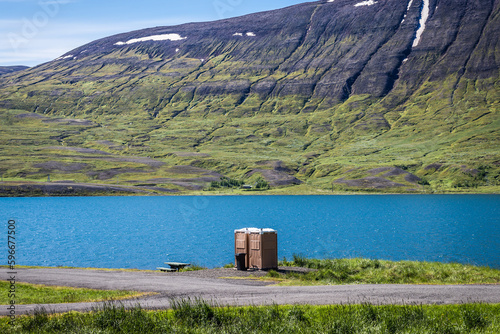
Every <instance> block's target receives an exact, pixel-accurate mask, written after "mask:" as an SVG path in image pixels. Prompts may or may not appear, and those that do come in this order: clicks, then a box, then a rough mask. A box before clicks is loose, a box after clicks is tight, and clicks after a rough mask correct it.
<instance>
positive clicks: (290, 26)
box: [0, 0, 500, 191]
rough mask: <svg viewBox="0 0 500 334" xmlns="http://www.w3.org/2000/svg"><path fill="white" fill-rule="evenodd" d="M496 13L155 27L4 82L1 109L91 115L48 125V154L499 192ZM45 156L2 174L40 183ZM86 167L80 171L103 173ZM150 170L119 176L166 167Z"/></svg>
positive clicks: (448, 4) (401, 12)
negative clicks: (67, 150)
mask: <svg viewBox="0 0 500 334" xmlns="http://www.w3.org/2000/svg"><path fill="white" fill-rule="evenodd" d="M499 15H500V1H498V0H496V1H492V0H458V1H451V0H408V1H397V0H385V1H382V0H380V1H361V0H359V1H356V0H354V1H353V0H335V1H317V2H310V3H304V4H300V5H296V6H291V7H288V8H284V9H280V10H276V11H270V12H264V13H256V14H251V15H247V16H243V17H239V18H232V19H227V20H222V21H216V22H206V23H190V24H184V25H180V26H174V27H157V28H151V29H144V30H140V31H134V32H130V33H124V34H120V35H115V36H111V37H108V38H104V39H101V40H98V41H95V42H92V43H89V44H87V45H84V46H82V47H79V48H77V49H75V50H72V51H70V52H68V53H67V54H65V55H63V56H62V57H60V58H58V59H56V60H54V61H52V62H49V63H46V64H43V65H40V66H37V67H35V68H32V69H29V70H27V71H23V72H20V73H17V74H16V73H14V74H10V75H7V76H4V77H2V80H1V81H0V108H3V110H5V112H4V118H5V119H9V120H10V121H9V122H11V123H13V124H16V125H17V126H19V127H20V128H23V127H25V128H27V129H32V128H36V127H37V124H39V123H40V122H42V124H48V123H47V122H49V121H50V119H43V120H40V119H37V118H34V117H18V116H19V115H23V113H24V112H26V111H29V112H35V113H37V114H44V115H45V117H52V118H53V117H59V118H61V117H70V118H73V119H74V118H75V117H77V118H82V119H87V120H89V121H92V122H93V124H94V126H87V127H85V128H82V127H80V128H78V129H76V130H75V129H72V130H70V131H68V130H67V129H63V128H61V129H49V130H48V131H49V132H52V131H54V132H58V131H59V134H58V135H51V136H48V137H47V142H46V144H43V145H45V146H43V145H42V144H40V147H37V148H36V150H38V149H44V147H47V146H51V145H52V146H53V145H68V146H78V147H84V148H94V149H100V150H103V151H104V152H106V153H112V154H117V155H134V156H135V155H138V156H145V155H147V156H154V157H157V158H158V159H159V160H161V161H163V162H166V163H167V165H169V166H171V165H183V166H184V165H192V166H197V167H198V168H204V169H207V170H212V171H214V172H217V173H219V174H221V175H227V176H231V177H235V178H242V179H251V178H252V177H255V175H261V176H262V177H264V178H266V179H267V180H268V181H269V182H271V183H272V185H274V186H279V185H290V184H297V183H300V182H302V181H305V182H306V184H307V186H310V187H312V188H314V189H331V188H332V187H333V188H338V189H357V188H363V189H390V190H391V191H395V190H398V191H401V190H404V191H409V190H411V189H414V190H421V189H422V186H421V185H419V184H418V182H420V183H421V184H427V183H428V182H430V184H431V186H432V187H433V188H434V189H436V190H449V189H455V188H457V189H460V190H464V189H466V188H468V187H471V186H472V187H476V186H484V189H487V190H485V191H492V190H491V189H496V188H495V187H497V186H498V182H500V180H499V179H500V178H499V165H500V162H499V161H500V157H499V156H498V149H497V147H498V143H499V140H498V139H499V117H498V109H499V108H498V104H499V101H500V96H499V95H500V94H499V89H498V88H499V80H498V78H499V73H498V67H499V66H498V63H499V59H500V49H499V45H498V37H497V36H499V35H500V31H499V30H500V22H499V20H500V18H499ZM21 111H22V112H21ZM56 119H57V118H56ZM23 122H27V123H26V124H24V125H23V124H22V123H23ZM36 122H38V123H36ZM43 122H45V123H43ZM70 123H71V121H70ZM73 123H74V122H73ZM50 124H56V123H50ZM72 126H74V124H73V125H72ZM25 130H26V129H25ZM10 135H11V136H13V134H10ZM7 137H9V136H7ZM51 138H52V139H51ZM21 139H22V138H18V140H19V141H22V140H21ZM19 141H14V142H15V143H19ZM103 142H108V143H112V144H110V145H104V144H102V143H103ZM12 143H13V142H12V141H9V140H7V139H4V141H3V143H2V144H3V145H6V146H8V147H12ZM25 145H28V146H31V148H30V149H31V150H33V143H30V144H26V143H23V144H22V145H21V148H20V149H21V151H23V150H25V149H27V148H26V147H25ZM35 146H37V145H35ZM116 147H121V149H119V150H117V149H116ZM7 151H9V150H4V154H5V152H7ZM42 151H43V150H42ZM178 152H184V153H181V154H178ZM186 152H187V153H186ZM10 154H11V153H7V155H10ZM16 159H17V160H16ZM47 159H49V160H50V159H52V157H47V156H46V155H45V154H39V155H38V157H37V158H36V159H35V161H34V162H30V165H29V166H25V165H26V163H24V162H23V163H21V162H19V158H16V157H11V158H9V159H7V160H8V161H10V162H9V166H10V167H6V168H5V171H6V173H8V174H9V175H11V176H12V177H14V176H16V175H28V176H25V177H31V178H33V179H36V178H37V177H38V178H40V177H41V175H43V174H44V173H46V171H44V170H42V169H37V168H36V167H35V164H36V163H37V162H38V163H43V162H47ZM57 159H58V161H59V160H60V159H61V157H57ZM57 159H56V160H57ZM71 159H75V157H72V158H71ZM84 160H85V159H84ZM16 161H18V162H19V163H16ZM86 163H87V164H88V165H89V167H88V168H87V170H86V174H84V175H85V177H83V178H81V181H85V182H88V181H90V180H91V179H92V176H91V175H98V174H99V172H98V171H100V170H101V169H102V170H105V169H106V168H105V167H104V166H97V165H96V164H95V163H89V162H88V161H87V162H86ZM21 165H22V166H24V167H21ZM276 166H281V167H276ZM283 166H284V167H283ZM429 166H430V167H429ZM436 166H439V168H433V167H436ZM110 168H111V169H112V168H115V169H116V168H118V167H117V166H114V167H113V166H110V167H109V168H108V169H110ZM119 168H121V167H119ZM162 168H163V167H162ZM280 168H281V169H280ZM380 168H382V169H380ZM384 168H389V169H384ZM23 169H29V170H28V171H27V170H24V171H23ZM379 171H380V172H379ZM136 172H137V171H136ZM92 173H94V174H92ZM95 173H97V174H95ZM148 173H149V174H148ZM150 173H151V171H150V170H149V171H147V173H146V171H142V174H139V176H138V174H137V173H136V174H134V172H129V173H121V174H127V177H128V178H129V179H130V180H131V181H141V182H142V181H144V182H145V181H147V182H146V183H145V184H153V183H154V184H158V182H156V183H155V182H153V181H149V180H151V179H157V178H158V177H160V178H161V177H162V176H164V175H163V174H164V173H166V174H169V173H168V172H165V171H163V172H162V169H161V168H160V169H159V170H157V171H155V173H156V174H155V175H154V176H156V178H154V177H153V178H148V177H149V176H151V175H150ZM391 173H392V174H391ZM410 173H411V174H410ZM145 174H147V175H148V177H142V176H144V175H145ZM188 174H189V173H188ZM195 174H196V173H195ZM387 174H390V175H387ZM29 175H32V176H29ZM116 175H118V174H115V176H116ZM415 175H418V176H419V177H420V178H418V177H417V176H415ZM115 176H113V177H115ZM86 178H87V179H86ZM88 178H90V179H88ZM422 178H423V180H422ZM111 179H112V178H111ZM280 180H288V181H283V182H281V181H280ZM115 181H116V180H115ZM167 181H168V182H167ZM167 181H165V182H164V183H161V184H163V185H168V184H171V182H173V181H171V180H167ZM144 182H143V183H144ZM169 182H170V183H169ZM179 182H182V181H179ZM136 183H137V182H136ZM298 187H305V185H302V186H298ZM492 187H493V188H492ZM181 188H182V187H181ZM296 188H297V187H296ZM424 188H425V187H424ZM297 189H298V188H297ZM292 191H293V190H292Z"/></svg>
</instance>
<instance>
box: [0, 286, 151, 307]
mask: <svg viewBox="0 0 500 334" xmlns="http://www.w3.org/2000/svg"><path fill="white" fill-rule="evenodd" d="M9 286H10V283H9V282H6V281H0V291H9ZM139 295H142V293H138V292H134V291H112V290H93V289H82V288H69V287H58V286H46V285H38V284H28V283H16V304H18V305H22V304H56V303H77V302H96V301H100V300H118V299H125V298H132V297H136V296H139ZM9 302H10V298H9V296H8V293H7V292H6V293H2V294H0V305H8V304H9Z"/></svg>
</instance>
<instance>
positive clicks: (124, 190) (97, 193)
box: [0, 181, 500, 198]
mask: <svg viewBox="0 0 500 334" xmlns="http://www.w3.org/2000/svg"><path fill="white" fill-rule="evenodd" d="M485 190H486V189H485ZM355 195H500V191H495V190H493V191H491V192H488V191H482V192H480V191H422V192H417V191H412V192H404V191H397V192H394V191H392V192H391V191H378V190H352V191H329V190H324V189H306V191H304V190H302V191H301V190H298V191H294V188H293V187H290V188H272V189H270V190H264V191H245V190H239V189H236V190H235V191H229V190H228V191H227V192H213V191H199V190H198V191H183V192H181V191H176V192H173V191H161V190H158V189H149V188H143V187H134V186H127V185H120V184H102V183H75V182H12V181H2V182H0V198H29V197H130V196H139V197H145V196H157V197H164V196H174V197H177V196H355Z"/></svg>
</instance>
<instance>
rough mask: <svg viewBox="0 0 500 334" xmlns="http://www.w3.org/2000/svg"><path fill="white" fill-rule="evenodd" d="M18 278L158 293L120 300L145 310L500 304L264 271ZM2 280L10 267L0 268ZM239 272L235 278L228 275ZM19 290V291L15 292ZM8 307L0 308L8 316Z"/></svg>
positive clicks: (498, 288) (477, 294) (487, 295)
mask: <svg viewBox="0 0 500 334" xmlns="http://www.w3.org/2000/svg"><path fill="white" fill-rule="evenodd" d="M16 271H17V273H16V275H15V276H16V281H17V282H28V283H36V284H46V285H58V286H71V287H83V288H93V289H109V290H134V291H143V292H156V293H157V294H155V295H152V296H148V297H143V298H139V299H134V300H127V301H122V302H121V303H123V304H124V305H125V306H134V305H138V304H140V305H141V306H142V307H143V308H147V309H164V308H168V307H169V306H170V302H171V300H172V298H188V297H189V298H202V299H205V300H208V301H211V302H214V303H217V304H218V305H266V304H267V305H268V304H273V303H275V304H316V305H327V304H345V303H371V304H377V305H378V304H459V303H469V302H484V303H500V285H387V284H380V285H372V284H363V285H328V286H291V287H281V286H275V285H273V284H272V283H269V282H263V281H257V280H251V279H245V276H248V275H254V276H262V275H264V274H265V273H263V272H259V271H256V272H253V273H250V272H248V273H244V272H238V271H236V270H234V269H212V270H203V271H199V272H186V273H162V272H127V271H105V270H81V269H60V268H53V269H17V270H16ZM0 275H1V276H0V277H1V279H2V280H8V279H9V274H8V270H7V269H5V268H1V269H0ZM236 276H240V277H239V279H233V278H228V277H236ZM18 293H22V292H21V291H18ZM97 305H98V303H68V304H44V305H41V306H43V307H45V309H46V310H48V311H52V312H65V311H70V310H75V311H86V310H90V309H91V307H92V306H97ZM35 307H37V305H16V314H24V313H29V312H32V311H33V310H34V309H35ZM7 312H8V310H7V307H2V308H0V315H6V314H7Z"/></svg>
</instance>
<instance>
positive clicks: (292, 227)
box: [0, 195, 500, 269]
mask: <svg viewBox="0 0 500 334" xmlns="http://www.w3.org/2000/svg"><path fill="white" fill-rule="evenodd" d="M0 207H1V208H2V210H1V217H0V219H2V220H3V224H2V226H3V232H0V242H1V244H2V245H4V247H2V248H4V253H5V254H4V256H3V257H4V259H6V258H7V228H8V220H9V219H14V220H15V221H16V255H17V260H18V262H17V264H22V265H40V266H75V267H96V268H139V269H155V268H156V267H158V266H163V263H164V262H165V261H181V262H190V263H195V264H198V265H201V266H205V267H216V266H222V265H225V264H227V263H230V262H234V230H235V229H240V228H244V227H259V228H273V229H275V230H277V231H278V249H279V250H278V256H279V259H280V260H281V259H283V257H286V258H287V259H290V258H291V257H292V255H293V254H300V255H304V256H307V257H316V258H338V257H342V258H352V257H364V258H372V259H387V260H423V261H439V262H459V263H467V264H474V265H485V266H490V267H493V268H500V195H366V196H365V195H356V196H208V197H193V196H182V197H177V196H172V197H68V198H2V199H0ZM4 262H6V260H5V261H4Z"/></svg>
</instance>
